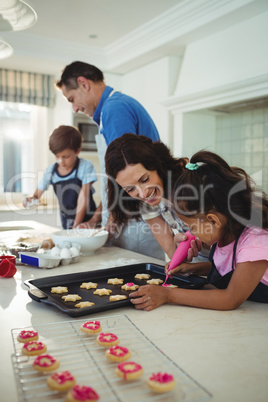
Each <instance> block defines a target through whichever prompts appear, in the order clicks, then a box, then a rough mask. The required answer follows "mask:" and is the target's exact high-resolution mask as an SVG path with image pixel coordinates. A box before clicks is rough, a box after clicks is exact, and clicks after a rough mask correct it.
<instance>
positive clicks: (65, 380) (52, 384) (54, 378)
mask: <svg viewBox="0 0 268 402" xmlns="http://www.w3.org/2000/svg"><path fill="white" fill-rule="evenodd" d="M47 385H48V386H49V388H51V389H53V390H55V391H59V392H63V391H67V390H68V389H70V388H72V387H74V385H75V378H74V376H73V375H72V374H71V373H70V372H69V371H62V372H59V373H53V374H51V376H50V377H48V379H47Z"/></svg>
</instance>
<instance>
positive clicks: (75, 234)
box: [50, 228, 108, 258]
mask: <svg viewBox="0 0 268 402" xmlns="http://www.w3.org/2000/svg"><path fill="white" fill-rule="evenodd" d="M50 236H51V238H52V240H53V243H54V244H55V247H54V249H55V252H57V249H56V248H59V249H61V253H63V254H64V256H63V255H61V257H62V258H68V256H67V254H68V252H70V254H71V257H74V255H72V248H73V247H74V248H80V252H81V254H82V255H91V254H93V253H94V252H95V251H96V250H98V249H99V248H101V247H102V246H104V244H105V243H106V241H107V238H108V232H107V230H104V229H102V230H99V229H79V228H77V229H66V230H60V231H58V232H54V233H51V235H50ZM66 249H67V251H66ZM52 250H53V249H52ZM52 250H51V252H52ZM65 255H66V256H65Z"/></svg>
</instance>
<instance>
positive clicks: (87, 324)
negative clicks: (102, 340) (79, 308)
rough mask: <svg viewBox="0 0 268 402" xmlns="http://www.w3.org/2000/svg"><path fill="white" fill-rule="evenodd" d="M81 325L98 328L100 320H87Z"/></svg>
mask: <svg viewBox="0 0 268 402" xmlns="http://www.w3.org/2000/svg"><path fill="white" fill-rule="evenodd" d="M83 327H85V328H88V329H99V328H100V322H99V321H87V322H85V323H84V324H83Z"/></svg>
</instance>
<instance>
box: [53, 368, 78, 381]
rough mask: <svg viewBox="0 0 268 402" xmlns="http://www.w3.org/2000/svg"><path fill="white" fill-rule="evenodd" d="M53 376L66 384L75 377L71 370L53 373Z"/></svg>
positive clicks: (55, 379)
mask: <svg viewBox="0 0 268 402" xmlns="http://www.w3.org/2000/svg"><path fill="white" fill-rule="evenodd" d="M51 378H52V379H53V380H54V381H56V382H57V383H58V384H65V383H66V382H67V381H74V377H73V376H72V374H71V373H70V371H62V372H61V373H54V374H52V376H51Z"/></svg>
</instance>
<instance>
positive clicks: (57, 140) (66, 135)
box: [48, 126, 83, 155]
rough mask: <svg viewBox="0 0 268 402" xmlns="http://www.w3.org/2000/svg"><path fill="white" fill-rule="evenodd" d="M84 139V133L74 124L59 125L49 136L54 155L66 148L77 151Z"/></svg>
mask: <svg viewBox="0 0 268 402" xmlns="http://www.w3.org/2000/svg"><path fill="white" fill-rule="evenodd" d="M82 141H83V137H82V134H81V133H80V131H79V130H77V128H75V127H72V126H59V127H58V128H56V129H55V130H54V131H53V133H52V134H51V136H50V137H49V142H48V145H49V149H50V151H51V152H53V154H54V155H56V154H58V153H59V152H62V151H64V150H65V149H72V150H73V151H75V152H77V151H78V149H79V148H81V144H82Z"/></svg>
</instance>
